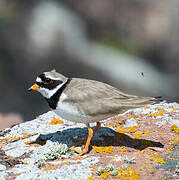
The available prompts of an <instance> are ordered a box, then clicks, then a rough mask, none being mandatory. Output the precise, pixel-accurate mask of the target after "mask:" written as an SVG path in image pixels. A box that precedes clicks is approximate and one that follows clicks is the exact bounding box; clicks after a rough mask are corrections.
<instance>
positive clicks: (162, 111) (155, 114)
mask: <svg viewBox="0 0 179 180" xmlns="http://www.w3.org/2000/svg"><path fill="white" fill-rule="evenodd" d="M165 113H166V110H165V109H162V108H161V109H160V110H159V112H157V113H151V114H148V115H147V116H148V117H157V116H163V115H164V114H165Z"/></svg>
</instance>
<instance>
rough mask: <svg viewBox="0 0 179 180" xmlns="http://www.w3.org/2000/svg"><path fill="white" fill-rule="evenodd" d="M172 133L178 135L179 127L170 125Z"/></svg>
mask: <svg viewBox="0 0 179 180" xmlns="http://www.w3.org/2000/svg"><path fill="white" fill-rule="evenodd" d="M172 131H173V132H176V133H179V127H178V126H177V125H176V124H173V125H172Z"/></svg>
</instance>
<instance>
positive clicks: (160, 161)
mask: <svg viewBox="0 0 179 180" xmlns="http://www.w3.org/2000/svg"><path fill="white" fill-rule="evenodd" d="M152 161H156V162H158V163H160V164H165V163H166V162H165V161H164V160H163V158H161V157H156V158H152Z"/></svg>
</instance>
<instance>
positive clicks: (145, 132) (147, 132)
mask: <svg viewBox="0 0 179 180" xmlns="http://www.w3.org/2000/svg"><path fill="white" fill-rule="evenodd" d="M150 133H151V131H143V134H150Z"/></svg>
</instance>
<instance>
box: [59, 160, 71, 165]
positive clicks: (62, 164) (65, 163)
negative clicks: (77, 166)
mask: <svg viewBox="0 0 179 180" xmlns="http://www.w3.org/2000/svg"><path fill="white" fill-rule="evenodd" d="M61 164H62V165H63V164H70V163H69V162H66V161H65V162H62V163H61Z"/></svg>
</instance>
